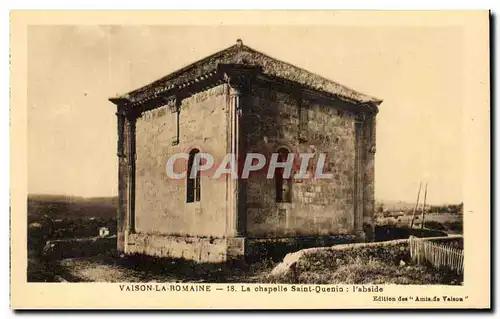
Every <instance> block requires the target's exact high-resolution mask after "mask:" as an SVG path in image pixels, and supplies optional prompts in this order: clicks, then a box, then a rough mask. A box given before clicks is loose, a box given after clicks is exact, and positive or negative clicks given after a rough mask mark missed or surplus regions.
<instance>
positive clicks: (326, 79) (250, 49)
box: [243, 45, 381, 101]
mask: <svg viewBox="0 0 500 319" xmlns="http://www.w3.org/2000/svg"><path fill="white" fill-rule="evenodd" d="M243 47H245V48H247V49H249V51H253V52H254V53H257V54H261V55H263V56H265V57H267V58H269V59H272V60H276V61H279V62H281V63H283V64H287V65H289V66H291V67H293V68H296V69H299V70H301V71H303V72H307V73H309V74H311V75H313V76H316V77H319V78H321V79H323V80H325V81H328V82H331V83H334V84H335V85H338V86H340V87H342V88H344V89H346V90H348V91H353V92H356V93H358V94H361V95H366V96H368V95H367V94H364V93H362V92H359V91H358V90H356V89H354V88H352V87H349V86H346V85H344V84H340V83H339V82H337V81H334V80H332V79H329V78H327V77H325V76H323V75H321V74H318V73H315V72H311V71H309V70H307V69H305V68H303V67H300V66H297V65H295V64H293V63H290V62H287V61H284V60H281V59H278V58H275V57H273V56H271V55H269V54H267V53H264V52H262V51H259V50H256V49H254V48H252V47H250V46H248V45H243ZM370 97H371V98H373V100H375V101H381V100H380V99H378V98H376V97H374V96H370Z"/></svg>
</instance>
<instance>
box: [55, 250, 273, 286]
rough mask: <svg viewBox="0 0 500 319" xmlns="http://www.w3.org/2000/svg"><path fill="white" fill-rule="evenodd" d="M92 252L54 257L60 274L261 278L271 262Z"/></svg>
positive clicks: (107, 278) (84, 278)
mask: <svg viewBox="0 0 500 319" xmlns="http://www.w3.org/2000/svg"><path fill="white" fill-rule="evenodd" d="M144 258H145V257H133V256H132V257H114V256H96V257H91V258H74V259H63V260H61V261H58V262H57V263H58V265H59V266H60V269H61V270H62V275H61V277H63V278H64V277H65V276H66V277H68V278H69V279H66V278H64V279H65V280H67V281H79V282H162V283H163V282H212V283H215V282H248V283H249V282H261V281H263V278H264V277H266V276H267V275H268V274H269V272H270V271H271V270H272V268H273V267H274V265H275V263H273V262H268V261H265V262H261V263H255V264H251V265H245V266H237V267H229V266H224V265H218V264H196V263H191V262H186V261H181V260H160V259H156V258H151V257H146V259H147V260H145V259H144Z"/></svg>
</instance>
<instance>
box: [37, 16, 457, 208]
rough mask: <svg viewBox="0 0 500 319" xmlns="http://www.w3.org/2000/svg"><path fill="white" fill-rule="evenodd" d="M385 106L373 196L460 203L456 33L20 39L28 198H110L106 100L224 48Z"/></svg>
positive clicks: (256, 32) (340, 31)
mask: <svg viewBox="0 0 500 319" xmlns="http://www.w3.org/2000/svg"><path fill="white" fill-rule="evenodd" d="M237 38H241V39H243V42H244V44H246V45H248V46H250V47H252V48H254V49H257V50H259V51H261V52H263V53H266V54H268V55H270V56H272V57H275V58H278V59H280V60H283V61H286V62H289V63H292V64H295V65H297V66H299V67H302V68H305V69H308V70H310V71H312V72H315V73H317V74H320V75H322V76H324V77H327V78H329V79H331V80H334V81H337V82H339V83H341V84H344V85H347V86H349V87H351V88H354V89H356V90H358V91H361V92H363V93H366V94H370V95H373V96H375V97H377V98H381V99H383V100H384V102H383V103H382V105H381V106H380V113H379V115H378V117H377V153H376V168H375V170H376V178H375V184H376V194H375V195H376V197H377V199H384V200H403V201H414V200H415V196H416V192H417V189H418V185H419V182H420V181H423V182H428V183H429V193H428V202H430V203H435V204H438V203H455V202H460V201H462V147H461V146H462V138H463V136H462V132H461V112H462V109H463V105H462V100H463V98H462V97H461V92H463V90H464V89H465V88H464V87H463V78H464V76H465V75H464V74H462V59H463V54H462V52H463V48H462V43H463V42H462V34H461V29H460V28H456V27H376V28H374V27H338V26H327V27H318V26H314V27H305V26H297V27H285V26H276V27H274V26H273V27H232V26H231V27H229V26H219V27H216V26H213V27H211V26H190V27H181V26H179V27H173V26H152V27H145V26H136V27H134V26H126V27H119V26H113V27H109V26H75V27H72V26H53V27H50V26H36V27H34V26H33V27H30V28H29V31H28V156H29V159H28V163H29V167H28V191H29V192H30V193H45V194H71V195H80V196H111V195H116V194H117V158H116V117H115V114H114V113H115V107H114V105H113V104H111V103H110V102H108V98H109V97H111V96H115V95H116V94H117V93H124V92H127V91H130V90H132V89H135V88H137V87H139V86H142V85H145V84H147V83H148V82H151V81H153V80H156V79H158V78H160V77H162V76H164V75H166V74H168V73H170V72H173V71H175V70H176V69H179V68H180V67H182V66H184V65H187V64H189V63H191V62H194V61H196V60H198V59H201V58H203V57H205V56H207V55H209V54H212V53H214V52H216V51H219V50H221V49H224V48H226V47H229V46H231V45H233V44H234V43H235V41H236V39H237Z"/></svg>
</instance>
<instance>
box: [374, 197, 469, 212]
mask: <svg viewBox="0 0 500 319" xmlns="http://www.w3.org/2000/svg"><path fill="white" fill-rule="evenodd" d="M381 205H382V206H383V208H384V210H388V211H391V212H399V211H406V212H407V211H412V210H413V208H414V207H415V203H409V202H404V201H398V200H376V201H375V211H379V209H380V206H381ZM422 205H423V201H420V202H419V204H418V207H419V209H421V208H422ZM426 207H427V209H428V210H429V211H431V212H435V213H458V212H463V204H462V203H457V204H443V205H434V204H429V203H427V204H426Z"/></svg>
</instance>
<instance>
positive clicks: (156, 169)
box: [135, 85, 227, 237]
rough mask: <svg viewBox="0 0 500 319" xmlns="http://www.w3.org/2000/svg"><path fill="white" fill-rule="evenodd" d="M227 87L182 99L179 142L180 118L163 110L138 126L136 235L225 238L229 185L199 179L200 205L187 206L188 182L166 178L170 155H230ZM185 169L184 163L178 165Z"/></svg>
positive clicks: (153, 112) (144, 117) (144, 118)
mask: <svg viewBox="0 0 500 319" xmlns="http://www.w3.org/2000/svg"><path fill="white" fill-rule="evenodd" d="M225 92H226V87H225V86H224V85H220V86H218V87H215V88H212V89H209V90H207V91H203V92H200V93H197V94H195V95H192V96H190V97H187V98H185V99H183V100H182V105H181V111H180V122H179V123H180V127H179V130H180V133H179V135H180V136H179V142H180V143H179V144H178V145H175V146H173V145H172V140H173V138H174V137H175V136H176V125H177V122H176V114H175V113H172V110H171V109H170V108H169V107H167V106H163V107H160V108H157V109H154V110H151V111H148V112H146V113H144V114H143V115H142V117H140V118H139V119H137V123H136V153H137V158H136V193H135V194H136V202H135V226H136V229H135V230H136V232H137V233H147V234H162V235H177V236H213V237H222V236H224V233H225V226H226V224H225V222H226V202H227V201H226V184H225V183H226V181H225V179H220V180H214V179H210V178H209V177H208V176H203V175H202V176H201V201H200V202H195V203H186V180H185V179H182V180H172V179H169V178H168V177H167V174H166V171H165V167H166V162H167V159H168V157H169V156H170V155H172V154H174V153H177V152H185V153H189V151H190V150H191V149H193V148H197V149H199V150H200V152H208V153H210V154H213V155H214V156H216V157H220V158H222V157H223V155H224V154H225V153H226V143H227V134H226V110H225V109H226V94H225ZM179 162H181V163H184V168H185V165H186V162H185V161H179Z"/></svg>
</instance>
